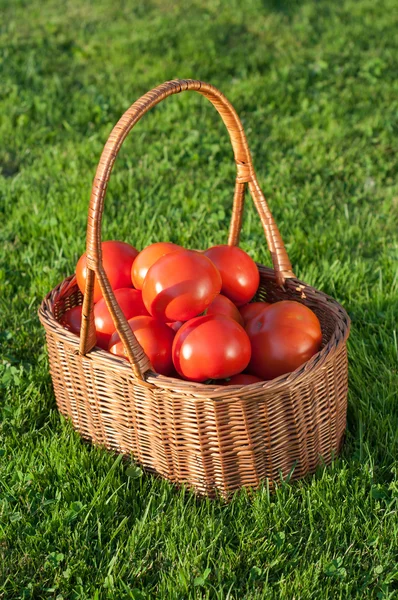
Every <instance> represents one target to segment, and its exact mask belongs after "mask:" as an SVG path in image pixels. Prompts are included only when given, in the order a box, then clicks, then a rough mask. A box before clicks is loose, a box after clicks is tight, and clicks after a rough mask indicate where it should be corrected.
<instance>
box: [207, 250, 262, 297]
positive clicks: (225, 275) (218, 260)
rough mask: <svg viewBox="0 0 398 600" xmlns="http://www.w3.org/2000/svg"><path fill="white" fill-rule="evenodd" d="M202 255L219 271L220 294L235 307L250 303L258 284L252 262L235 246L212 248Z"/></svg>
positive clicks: (255, 267) (258, 280)
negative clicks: (220, 281) (220, 280)
mask: <svg viewBox="0 0 398 600" xmlns="http://www.w3.org/2000/svg"><path fill="white" fill-rule="evenodd" d="M204 254H205V256H207V257H208V258H210V260H211V261H212V262H213V263H214V264H215V265H216V267H217V269H218V270H219V271H220V274H221V279H222V288H221V293H222V294H224V296H227V298H229V299H230V300H232V302H233V303H234V304H236V305H237V306H242V304H246V302H250V300H251V299H252V298H253V296H254V294H255V293H256V292H257V289H258V285H259V283H260V275H259V272H258V269H257V266H256V263H255V262H254V260H253V259H252V258H250V256H249V255H248V254H246V252H244V251H243V250H241V248H238V247H237V246H227V245H220V246H213V247H212V248H209V249H208V250H206V252H205V253H204Z"/></svg>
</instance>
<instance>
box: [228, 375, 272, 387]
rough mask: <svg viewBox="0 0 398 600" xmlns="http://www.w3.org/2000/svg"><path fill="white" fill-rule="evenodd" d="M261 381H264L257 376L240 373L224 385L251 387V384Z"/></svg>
mask: <svg viewBox="0 0 398 600" xmlns="http://www.w3.org/2000/svg"><path fill="white" fill-rule="evenodd" d="M259 381H263V379H260V377H256V376H255V375H249V374H248V373H239V374H238V375H233V377H231V379H229V381H226V382H225V383H223V385H249V384H250V383H258V382H259Z"/></svg>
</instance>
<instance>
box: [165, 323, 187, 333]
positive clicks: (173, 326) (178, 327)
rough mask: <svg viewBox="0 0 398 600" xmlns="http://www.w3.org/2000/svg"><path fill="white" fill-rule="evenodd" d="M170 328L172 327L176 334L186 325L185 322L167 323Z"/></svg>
mask: <svg viewBox="0 0 398 600" xmlns="http://www.w3.org/2000/svg"><path fill="white" fill-rule="evenodd" d="M166 325H167V326H168V327H171V328H172V330H173V331H174V332H177V331H178V330H179V329H181V327H182V326H183V325H184V321H171V322H170V323H166Z"/></svg>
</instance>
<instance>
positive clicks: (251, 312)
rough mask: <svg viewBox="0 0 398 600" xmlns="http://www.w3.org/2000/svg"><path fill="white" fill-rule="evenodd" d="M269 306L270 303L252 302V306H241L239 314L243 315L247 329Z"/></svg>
mask: <svg viewBox="0 0 398 600" xmlns="http://www.w3.org/2000/svg"><path fill="white" fill-rule="evenodd" d="M268 306H270V304H269V303H268V302H250V304H245V305H244V306H241V307H240V309H239V312H240V314H241V315H242V318H243V321H244V323H245V327H246V325H247V324H248V322H249V321H250V320H251V319H253V318H254V317H256V316H257V315H259V314H260V312H261V311H263V310H264V309H265V308H267V307H268Z"/></svg>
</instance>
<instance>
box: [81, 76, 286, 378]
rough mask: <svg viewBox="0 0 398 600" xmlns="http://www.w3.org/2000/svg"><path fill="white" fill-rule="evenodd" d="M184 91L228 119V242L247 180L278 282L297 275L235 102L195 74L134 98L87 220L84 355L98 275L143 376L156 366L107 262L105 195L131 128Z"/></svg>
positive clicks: (91, 339)
mask: <svg viewBox="0 0 398 600" xmlns="http://www.w3.org/2000/svg"><path fill="white" fill-rule="evenodd" d="M183 91H196V92H199V93H200V94H202V96H205V97H206V98H207V99H208V100H210V102H211V103H212V104H213V106H214V107H215V108H216V110H217V111H218V113H219V114H220V116H221V118H222V120H223V121H224V124H225V126H226V128H227V130H228V133H229V135H230V138H231V143H232V148H233V151H234V157H235V163H236V167H237V176H236V182H235V193H234V203H233V211H232V218H231V225H230V231H229V238H228V244H229V245H237V244H238V242H239V233H240V229H241V224H242V213H243V201H244V194H245V187H246V184H248V187H249V190H250V193H251V195H252V198H253V201H254V204H255V206H256V209H257V212H258V214H259V216H260V219H261V223H262V226H263V229H264V232H265V236H266V239H267V244H268V248H269V250H270V253H271V257H272V262H273V265H274V270H275V274H276V280H277V283H278V284H279V285H283V283H284V281H285V279H286V278H291V277H294V274H293V271H292V267H291V264H290V261H289V257H288V255H287V252H286V249H285V246H284V244H283V241H282V238H281V236H280V233H279V230H278V227H277V225H276V223H275V221H274V219H273V216H272V214H271V211H270V209H269V207H268V205H267V202H266V200H265V198H264V195H263V193H262V191H261V189H260V186H259V185H258V182H257V178H256V174H255V172H254V168H253V164H252V160H251V156H250V151H249V148H248V145H247V140H246V136H245V133H244V131H243V126H242V123H241V121H240V119H239V117H238V115H237V113H236V112H235V110H234V108H233V107H232V105H231V104H230V103H229V102H228V100H227V99H226V98H225V96H223V94H221V92H219V91H218V90H217V89H216V88H215V87H213V86H212V85H210V84H208V83H204V82H202V81H196V80H193V79H187V80H174V81H168V82H166V83H163V84H162V85H159V86H158V87H156V88H154V89H153V90H151V91H150V92H148V93H147V94H145V95H144V96H142V97H141V98H140V99H139V100H137V101H136V102H134V104H133V105H132V106H131V107H130V108H129V109H128V110H127V111H126V112H125V113H124V115H123V116H122V117H121V119H120V120H119V121H118V123H117V124H116V125H115V127H114V128H113V130H112V132H111V134H110V136H109V138H108V140H107V142H106V144H105V147H104V149H103V151H102V154H101V158H100V161H99V164H98V167H97V171H96V174H95V177H94V181H93V187H92V190H91V199H90V207H89V212H88V222H87V246H86V253H87V261H86V264H87V278H86V288H85V294H84V300H83V310H82V326H81V331H80V348H79V350H80V353H81V354H87V352H89V351H90V350H91V349H92V348H93V347H94V346H95V344H96V336H95V327H94V303H93V291H94V277H95V276H96V277H98V282H99V285H100V288H101V291H102V295H103V297H104V299H105V302H106V305H107V307H108V310H109V312H110V314H111V316H112V319H113V321H114V323H115V327H116V330H117V332H118V333H119V336H120V339H121V340H122V342H123V345H124V347H125V349H126V353H127V356H128V358H129V360H130V363H131V366H132V369H133V373H134V375H135V377H137V378H138V379H143V378H144V377H143V375H144V373H145V372H146V371H148V369H150V368H151V365H150V362H149V359H148V357H147V356H146V354H145V353H144V351H143V349H142V348H141V346H140V344H139V343H138V341H137V339H136V337H135V336H134V334H133V332H132V331H131V329H130V327H129V326H128V323H127V320H126V318H125V316H124V314H123V313H122V311H121V310H120V308H119V306H118V304H117V302H116V300H115V295H114V293H113V291H112V289H111V286H110V285H109V281H108V278H107V276H106V273H105V271H104V268H103V265H102V250H101V221H102V213H103V208H104V199H105V194H106V189H107V185H108V181H109V178H110V175H111V172H112V168H113V164H114V162H115V159H116V157H117V154H118V152H119V150H120V147H121V145H122V143H123V142H124V140H125V138H126V137H127V135H128V133H129V132H130V130H131V129H132V128H133V127H134V125H135V124H136V123H137V122H138V121H139V120H140V119H141V117H142V116H143V115H144V114H145V113H146V112H148V111H149V109H151V108H152V107H153V106H155V105H156V104H158V103H159V102H160V101H161V100H164V98H167V97H168V96H171V95H173V94H178V93H180V92H183Z"/></svg>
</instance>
